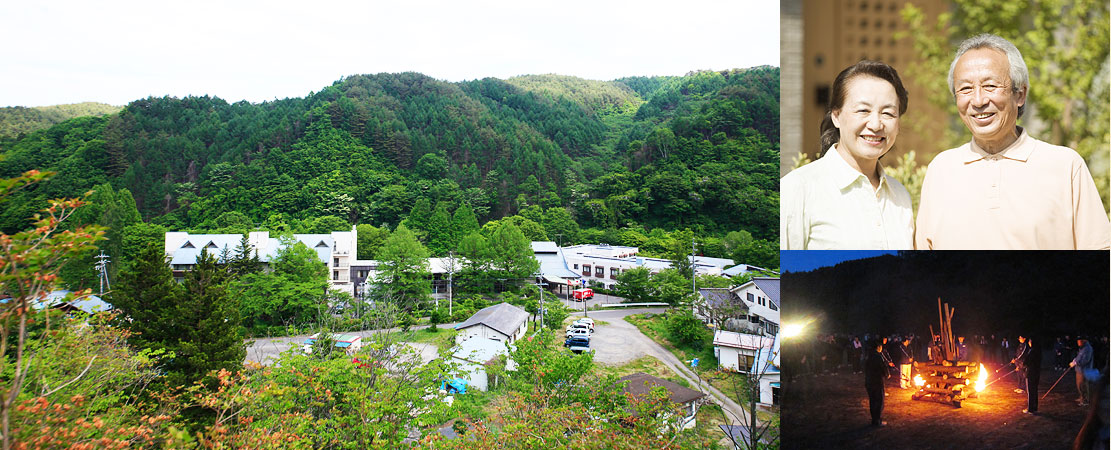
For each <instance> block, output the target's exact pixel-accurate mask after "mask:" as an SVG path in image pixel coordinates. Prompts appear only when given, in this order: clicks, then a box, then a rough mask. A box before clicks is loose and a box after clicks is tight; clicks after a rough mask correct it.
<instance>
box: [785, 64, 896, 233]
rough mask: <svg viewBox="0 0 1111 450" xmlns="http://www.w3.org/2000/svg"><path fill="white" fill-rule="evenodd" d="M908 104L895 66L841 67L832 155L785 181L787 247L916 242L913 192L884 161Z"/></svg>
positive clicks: (828, 150) (826, 124)
mask: <svg viewBox="0 0 1111 450" xmlns="http://www.w3.org/2000/svg"><path fill="white" fill-rule="evenodd" d="M906 109H907V92H906V89H904V88H903V84H902V81H900V79H899V74H898V73H896V71H895V69H893V68H892V67H891V66H889V65H887V64H884V63H882V62H876V61H861V62H858V63H856V64H854V65H852V66H849V67H848V68H846V69H845V70H843V71H841V73H840V74H839V75H838V76H837V79H836V80H835V81H834V83H833V89H832V95H831V96H830V104H829V110H828V112H827V114H826V117H825V120H823V122H822V148H823V149H825V156H823V157H822V158H821V159H819V160H818V161H815V162H813V163H811V164H808V165H806V166H803V167H801V168H799V169H798V170H795V171H793V172H791V173H790V174H788V175H787V176H785V177H783V179H782V180H781V183H780V191H781V197H780V200H781V202H780V222H779V223H780V225H779V236H780V248H781V249H783V250H825V249H869V250H902V249H910V248H912V246H913V242H912V236H913V233H914V224H913V214H912V211H911V201H910V194H909V193H907V190H906V188H904V187H903V186H902V185H901V184H899V182H898V181H895V179H894V178H892V177H890V176H887V175H885V174H884V171H883V167H882V166H881V165H880V163H879V160H880V158H881V157H883V155H884V154H886V153H887V151H888V150H890V149H891V147H892V146H893V145H895V138H896V137H897V136H898V134H899V117H900V116H902V115H903V114H904V113H905V112H906Z"/></svg>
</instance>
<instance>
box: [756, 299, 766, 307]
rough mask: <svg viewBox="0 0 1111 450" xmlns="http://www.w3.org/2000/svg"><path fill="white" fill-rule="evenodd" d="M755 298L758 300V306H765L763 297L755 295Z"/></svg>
mask: <svg viewBox="0 0 1111 450" xmlns="http://www.w3.org/2000/svg"><path fill="white" fill-rule="evenodd" d="M757 300H759V302H760V306H765V305H764V297H757Z"/></svg>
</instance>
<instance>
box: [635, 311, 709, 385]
mask: <svg viewBox="0 0 1111 450" xmlns="http://www.w3.org/2000/svg"><path fill="white" fill-rule="evenodd" d="M625 321H626V322H629V323H631V324H633V325H634V326H636V327H637V329H639V330H640V332H641V333H644V335H645V336H648V338H649V339H652V340H653V341H656V343H658V344H660V345H661V346H663V348H665V349H667V351H669V352H671V353H672V354H673V355H675V357H676V358H678V359H679V361H683V362H687V361H690V360H692V359H694V358H698V367H695V368H694V370H696V371H697V372H698V375H699V376H700V377H703V378H705V377H707V376H709V375H710V374H711V373H713V372H716V371H717V370H718V360H717V358H716V357H714V346H713V342H714V341H713V339H714V338H713V334H710V335H709V339H708V340H707V341H706V342H703V343H702V346H701V347H700V348H699V347H694V346H690V345H684V346H679V345H676V344H674V343H672V342H671V339H669V338H668V334H669V333H668V330H667V316H666V315H664V314H653V313H644V314H634V315H631V316H627V317H625ZM687 367H690V366H689V365H688V366H687Z"/></svg>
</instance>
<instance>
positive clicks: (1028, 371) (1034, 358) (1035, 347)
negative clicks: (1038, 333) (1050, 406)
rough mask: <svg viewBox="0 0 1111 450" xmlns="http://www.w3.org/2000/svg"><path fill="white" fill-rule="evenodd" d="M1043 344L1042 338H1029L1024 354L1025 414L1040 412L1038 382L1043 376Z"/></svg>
mask: <svg viewBox="0 0 1111 450" xmlns="http://www.w3.org/2000/svg"><path fill="white" fill-rule="evenodd" d="M1019 339H1021V338H1019ZM1041 345H1042V344H1041V339H1034V338H1033V337H1031V338H1030V339H1027V340H1026V351H1025V352H1024V353H1023V355H1022V367H1024V370H1023V378H1025V379H1026V409H1024V410H1022V412H1023V413H1025V414H1037V413H1038V382H1039V381H1040V380H1041V376H1042V348H1041Z"/></svg>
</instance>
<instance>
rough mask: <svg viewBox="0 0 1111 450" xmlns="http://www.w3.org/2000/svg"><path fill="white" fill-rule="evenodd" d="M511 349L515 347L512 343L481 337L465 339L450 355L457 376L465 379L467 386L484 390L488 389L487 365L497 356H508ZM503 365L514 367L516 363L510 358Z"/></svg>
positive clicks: (507, 367)
mask: <svg viewBox="0 0 1111 450" xmlns="http://www.w3.org/2000/svg"><path fill="white" fill-rule="evenodd" d="M513 350H515V348H513V346H512V345H507V344H506V343H505V341H500V340H495V339H482V338H478V339H467V340H465V341H463V342H461V343H459V345H458V346H456V347H455V348H454V349H453V350H452V353H451V357H452V359H453V361H454V362H455V363H456V367H457V369H456V370H457V373H458V376H459V378H461V379H463V380H466V381H467V386H470V387H472V388H474V389H478V390H480V391H486V390H489V385H490V377H489V376H488V375H487V373H486V367H487V365H488V364H491V363H492V362H493V361H495V360H496V359H497V357H499V356H502V355H506V356H508V355H509V353H510V352H511V351H513ZM505 365H506V367H505V370H514V369H515V368H516V364H515V363H514V362H513V360H511V359H507V360H506V363H505ZM494 382H495V383H497V380H494Z"/></svg>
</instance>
